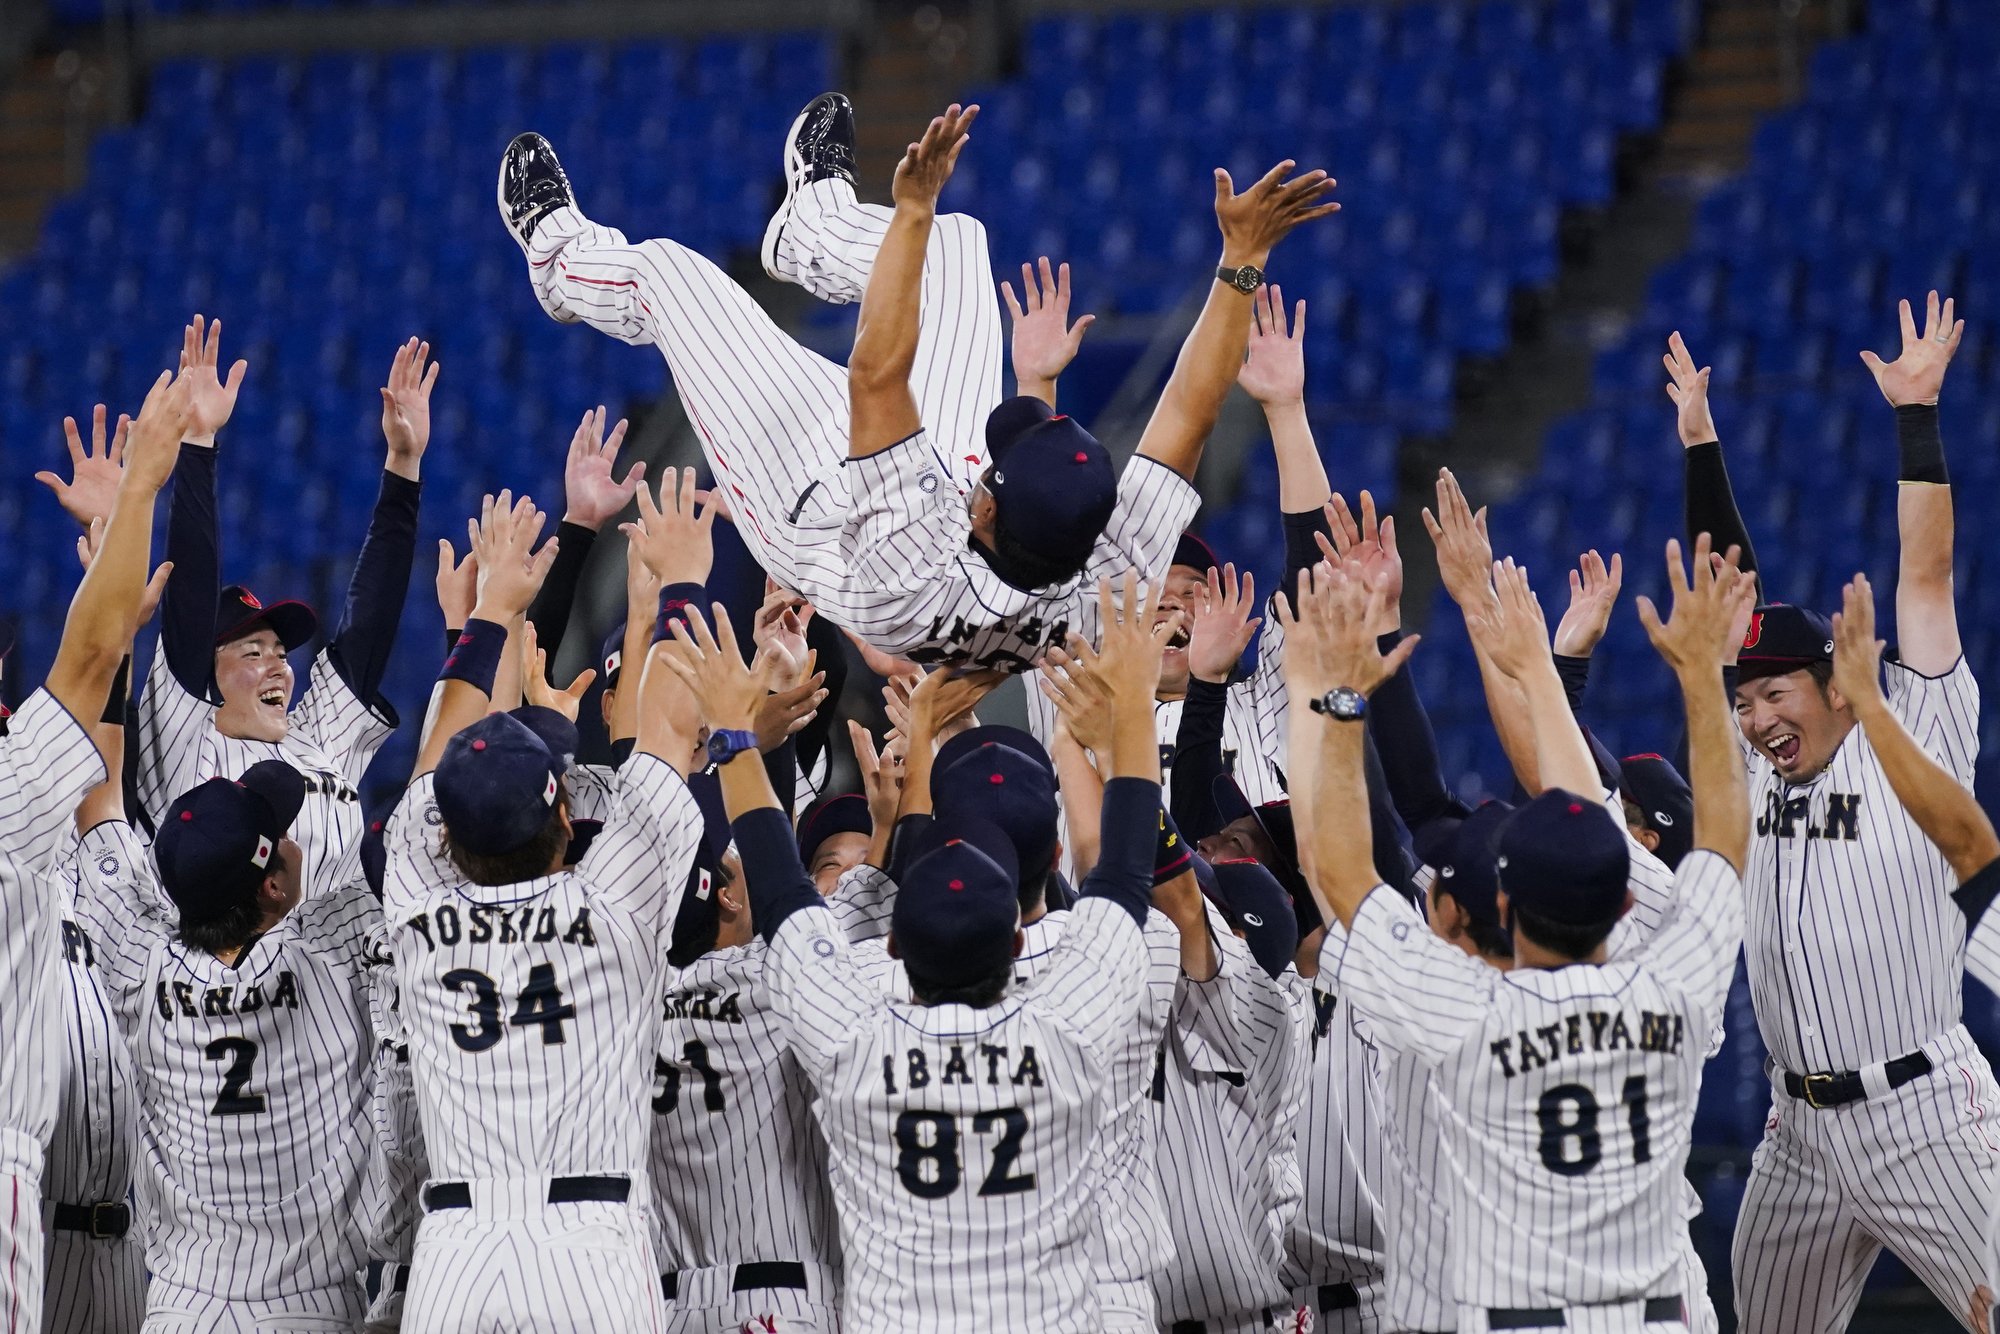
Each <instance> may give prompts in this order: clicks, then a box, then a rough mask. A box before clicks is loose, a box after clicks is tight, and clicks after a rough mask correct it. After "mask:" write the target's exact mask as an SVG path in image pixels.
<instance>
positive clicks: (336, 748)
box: [155, 648, 396, 790]
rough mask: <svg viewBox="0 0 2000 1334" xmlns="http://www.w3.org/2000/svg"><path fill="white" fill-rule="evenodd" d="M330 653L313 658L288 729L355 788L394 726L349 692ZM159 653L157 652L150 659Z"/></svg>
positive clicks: (327, 651) (331, 651)
mask: <svg viewBox="0 0 2000 1334" xmlns="http://www.w3.org/2000/svg"><path fill="white" fill-rule="evenodd" d="M332 654H333V650H332V649H331V648H324V649H321V650H320V652H319V656H318V657H316V658H314V659H313V665H312V678H311V682H310V684H308V685H307V687H306V693H305V697H304V698H303V699H301V700H300V701H299V702H298V706H297V707H296V708H294V709H293V710H292V711H291V728H292V730H293V731H294V732H297V733H299V734H300V736H301V737H302V738H303V739H305V740H307V741H309V742H311V743H312V744H313V745H314V746H317V747H318V748H319V749H320V751H321V752H322V753H324V754H325V755H326V756H327V758H329V759H330V760H332V761H333V764H334V767H335V768H336V769H337V770H338V771H339V773H340V776H341V777H342V778H343V779H344V780H346V782H347V785H348V786H349V787H356V788H358V787H359V786H360V785H361V775H362V774H364V773H365V772H367V769H368V762H369V761H370V760H373V759H374V758H375V752H376V751H378V750H380V749H382V743H383V742H384V741H387V740H388V739H389V735H390V734H391V733H392V732H394V731H395V730H396V720H395V718H394V717H393V716H384V715H383V714H382V713H378V712H377V711H376V710H375V709H373V708H371V707H369V706H368V705H367V704H366V703H365V702H363V701H362V699H361V697H360V696H359V695H356V694H355V693H354V689H353V687H351V686H349V685H348V684H347V682H346V681H345V680H343V679H342V678H341V675H340V672H339V670H338V669H337V668H335V666H334V665H333V657H332ZM164 656H165V655H164V654H160V655H157V657H156V658H155V661H157V660H158V658H160V657H164ZM183 790H185V789H183Z"/></svg>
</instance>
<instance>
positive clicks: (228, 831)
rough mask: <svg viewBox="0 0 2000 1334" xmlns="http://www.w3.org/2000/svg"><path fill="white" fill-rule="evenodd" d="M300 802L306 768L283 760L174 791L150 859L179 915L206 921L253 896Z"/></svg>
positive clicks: (238, 905)
mask: <svg viewBox="0 0 2000 1334" xmlns="http://www.w3.org/2000/svg"><path fill="white" fill-rule="evenodd" d="M305 804H306V780H305V776H304V775H303V774H301V773H300V772H299V771H298V770H297V769H294V768H293V767H292V766H291V765H289V764H287V763H285V762H284V761H283V760H260V761H259V762H258V763H256V764H253V765H251V766H250V767H249V768H248V769H247V770H245V771H244V773H243V777H242V778H241V779H239V780H234V781H232V780H230V779H227V778H211V779H209V780H208V781H207V782H206V783H203V784H202V785H201V786H200V787H197V788H195V789H193V790H192V791H190V792H184V793H182V794H181V795H180V796H179V797H177V798H175V800H174V802H173V804H172V805H170V806H168V807H167V817H166V819H164V820H162V821H161V822H160V831H159V835H158V837H156V838H155V839H154V840H153V861H154V863H155V864H156V865H157V866H158V867H159V871H160V884H161V885H162V886H163V887H164V888H165V889H166V891H167V897H168V898H170V899H172V900H173V901H174V904H175V906H177V907H178V908H179V909H180V910H181V919H182V921H184V922H205V921H211V920H213V919H215V918H217V917H220V916H222V914H224V913H226V912H228V911H230V910H231V909H234V908H238V907H241V906H243V905H245V904H247V903H251V902H254V901H255V899H256V896H257V889H258V886H260V885H262V884H263V883H264V877H265V876H267V875H269V874H270V873H271V864H272V859H273V858H274V857H275V856H276V855H277V851H278V841H279V840H280V839H282V838H284V836H285V834H286V833H287V832H288V831H289V830H290V829H291V827H292V821H293V820H296V819H297V818H298V815H299V809H300V808H301V807H303V806H304V805H305Z"/></svg>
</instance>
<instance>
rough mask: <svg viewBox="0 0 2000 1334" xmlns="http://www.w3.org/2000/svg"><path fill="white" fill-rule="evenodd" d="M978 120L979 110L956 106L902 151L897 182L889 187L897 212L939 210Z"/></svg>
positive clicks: (935, 120) (974, 107)
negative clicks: (945, 190)
mask: <svg viewBox="0 0 2000 1334" xmlns="http://www.w3.org/2000/svg"><path fill="white" fill-rule="evenodd" d="M978 117H979V108H978V107H977V106H969V107H961V106H960V105H959V104H958V103H956V102H953V103H952V104H951V105H950V106H948V107H946V108H945V111H944V114H943V115H942V116H933V117H932V118H931V123H930V124H929V125H928V126H926V127H925V129H924V137H923V138H922V139H919V140H918V141H917V142H916V143H913V144H911V145H910V146H909V147H908V148H906V149H904V150H903V156H902V160H901V161H899V162H897V163H896V179H895V180H894V181H893V182H892V183H891V184H890V186H889V194H890V197H891V198H893V199H894V200H895V201H896V206H897V207H898V208H918V209H923V210H927V211H928V210H933V209H935V208H937V199H938V195H939V194H940V193H942V192H943V190H944V183H945V182H946V181H948V180H950V179H951V173H952V168H954V167H956V166H957V165H958V155H959V154H960V153H961V152H963V151H964V150H965V143H966V140H967V138H968V137H969V135H968V133H967V132H968V131H969V130H970V129H971V128H972V122H973V121H974V120H976V119H978Z"/></svg>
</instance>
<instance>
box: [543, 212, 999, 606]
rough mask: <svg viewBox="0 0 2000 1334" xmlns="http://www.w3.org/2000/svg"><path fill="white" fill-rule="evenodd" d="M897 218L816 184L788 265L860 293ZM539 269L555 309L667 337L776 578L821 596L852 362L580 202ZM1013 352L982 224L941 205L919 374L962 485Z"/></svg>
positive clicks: (829, 287) (939, 438)
mask: <svg viewBox="0 0 2000 1334" xmlns="http://www.w3.org/2000/svg"><path fill="white" fill-rule="evenodd" d="M889 218H890V210H888V209H885V208H880V207H877V206H875V205H872V204H861V203H858V202H856V200H855V197H854V190H853V188H852V187H851V186H849V185H847V183H846V182H844V181H820V182H816V183H815V184H812V185H809V186H806V187H805V188H803V189H802V190H800V191H799V192H798V195H797V197H796V199H795V200H794V202H793V209H792V216H791V219H790V221H789V223H788V224H787V226H786V228H785V234H784V239H783V241H782V243H781V244H780V246H779V247H778V256H777V258H778V264H779V267H780V269H781V270H782V271H783V272H784V273H785V274H786V276H787V277H789V278H791V279H793V280H794V281H796V282H797V283H798V284H799V285H800V286H802V287H804V288H806V290H808V291H810V292H812V293H813V294H814V295H816V296H819V297H821V298H822V299H824V300H827V301H832V302H835V303H845V302H851V301H856V300H859V299H860V297H861V294H862V291H863V290H864V289H865V288H866V286H867V283H868V275H869V273H870V272H872V271H873V268H874V264H875V253H876V251H877V250H879V249H880V248H881V244H882V236H883V234H884V233H885V232H886V231H887V229H888V224H889ZM528 272H529V276H530V278H531V279H532V281H533V284H534V288H535V294H536V297H537V299H538V300H540V302H541V304H542V307H543V309H544V310H546V311H548V312H549V314H550V315H552V316H554V317H555V318H556V319H559V320H564V321H582V322H583V323H586V324H588V325H590V326H591V327H592V328H594V329H597V330H599V331H601V332H603V333H606V334H609V335H610V336H611V337H613V338H617V339H619V340H621V341H623V342H627V343H631V344H634V345H636V346H645V345H649V344H650V345H651V346H653V347H657V348H658V349H659V350H660V352H661V354H662V355H663V356H665V357H666V359H667V367H668V369H669V370H670V371H671V372H672V373H673V378H674V387H675V389H676V390H677V391H678V392H679V394H680V397H681V404H682V406H683V407H685V408H686V409H687V414H688V419H689V420H690V421H692V422H693V423H694V425H695V429H696V431H697V432H698V433H699V434H700V436H701V440H702V452H703V453H704V455H705V456H706V457H707V459H708V464H709V467H710V469H711V470H713V471H714V473H715V475H716V479H717V482H718V484H719V485H721V486H723V487H724V488H725V489H726V490H727V492H728V494H729V500H730V505H731V508H732V510H733V511H734V512H735V515H736V519H737V528H738V529H739V531H741V533H742V534H743V538H744V541H745V542H746V543H748V544H749V546H750V549H751V551H752V553H753V554H755V555H756V557H757V559H758V561H759V563H760V564H762V565H763V566H764V568H765V570H766V571H768V572H769V573H770V574H771V576H772V577H773V578H775V579H777V580H778V582H779V583H781V584H784V585H785V586H787V587H789V588H792V589H795V590H797V591H799V592H801V593H803V594H805V595H806V596H807V597H808V598H812V597H813V596H814V588H813V587H812V585H813V584H814V583H815V582H816V579H815V576H814V574H813V570H812V566H811V563H810V562H802V561H801V560H800V559H799V552H800V551H801V550H802V549H805V550H812V549H814V548H822V549H823V548H824V547H825V546H826V545H827V544H828V539H829V537H830V536H831V535H834V534H837V533H838V531H839V528H840V525H841V523H842V522H843V521H844V520H845V518H846V514H847V481H846V477H845V474H844V471H843V469H842V467H841V461H842V460H843V459H845V458H846V457H847V450H848V436H847V427H848V405H847V372H846V370H845V369H844V368H843V367H841V366H838V365H835V364H834V363H833V362H831V361H829V360H827V359H826V358H825V357H822V356H820V355H819V354H818V353H817V352H813V351H811V350H810V349H808V348H805V347H802V346H800V345H799V344H798V343H797V342H796V341H794V340H793V339H792V337H791V336H790V335H789V334H787V333H785V331H784V330H782V329H780V328H779V327H778V326H777V325H776V324H775V323H774V322H773V321H772V319H771V317H770V316H769V315H767V314H765V313H764V309H763V307H761V306H759V305H758V304H757V303H756V302H755V301H754V300H752V299H751V297H750V294H749V293H747V292H745V291H744V290H743V289H742V288H741V287H738V286H737V285H736V284H735V283H734V282H733V281H731V280H730V278H729V275H727V274H726V273H724V272H723V271H722V270H721V269H719V268H717V267H716V266H715V265H714V264H713V263H711V262H710V261H709V260H708V259H706V258H705V257H703V256H701V255H698V254H696V253H695V252H694V251H692V250H689V249H688V248H687V247H686V246H683V245H681V244H680V243H678V242H676V241H670V240H651V241H641V242H639V243H638V244H636V245H634V244H631V243H629V242H628V241H627V240H626V239H625V236H624V234H623V233H622V232H618V231H615V230H613V229H611V228H609V227H600V226H598V225H597V224H595V223H593V222H591V221H590V220H589V219H587V218H585V217H584V216H583V215H582V214H581V213H579V212H577V211H576V210H575V209H558V210H556V211H555V212H553V213H550V214H549V215H548V216H547V217H545V218H544V219H542V221H541V223H540V225H539V226H538V228H537V229H536V233H535V237H534V240H533V241H532V242H531V243H530V245H529V249H528ZM1002 351H1003V343H1002V336H1001V327H1000V307H999V301H998V299H997V298H996V295H995V293H994V290H993V277H992V272H991V269H990V267H989V261H988V259H987V253H986V228H985V227H984V226H983V225H982V224H981V223H980V222H979V221H978V220H977V219H975V218H971V217H968V216H966V215H965V214H962V213H950V214H944V215H941V216H939V218H938V219H937V221H936V223H935V224H934V225H933V227H932V230H931V240H930V246H929V249H928V251H927V252H926V254H925V258H924V281H923V295H922V310H921V326H920V331H919V333H918V337H917V357H916V363H915V365H914V367H913V368H912V370H911V373H910V386H911V389H912V390H913V391H914V393H915V395H916V399H917V410H918V413H919V417H920V419H921V420H922V422H923V424H924V426H925V428H926V429H927V430H928V431H929V433H930V438H931V442H932V444H933V445H934V446H935V447H936V448H937V450H938V452H939V454H940V455H941V456H942V457H943V458H944V459H945V460H947V461H948V462H949V463H950V465H951V472H952V476H953V478H954V479H955V480H956V481H957V482H958V483H959V486H960V489H961V490H962V491H970V489H971V483H972V482H973V481H974V480H975V479H976V478H978V476H979V475H980V474H981V473H982V472H984V471H985V469H986V463H987V452H986V436H985V426H986V417H987V414H988V413H990V412H991V411H992V410H993V408H994V406H995V405H996V404H997V403H998V402H999V401H1000V358H1001V353H1002ZM809 492H810V493H811V496H812V499H811V501H810V502H809V503H808V502H807V501H806V500H805V497H806V496H807V494H808V493H809Z"/></svg>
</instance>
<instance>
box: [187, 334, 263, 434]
mask: <svg viewBox="0 0 2000 1334" xmlns="http://www.w3.org/2000/svg"><path fill="white" fill-rule="evenodd" d="M221 359H222V321H221V320H216V321H215V322H214V323H213V324H209V325H207V333H206V336H204V334H203V321H202V317H201V316H199V315H196V316H195V317H194V323H192V324H190V325H188V326H187V327H186V328H185V329H183V330H182V331H181V374H182V375H183V376H184V377H186V379H187V381H188V387H189V394H188V420H187V427H186V430H187V436H186V442H187V443H188V444H190V445H199V446H202V447H203V448H212V447H213V446H214V444H215V433H216V432H217V431H220V430H221V429H222V428H223V427H224V426H227V425H228V424H229V417H230V414H231V413H233V412H235V411H236V393H237V391H238V390H240V389H241V388H242V387H243V376H244V374H245V373H246V372H248V371H249V369H250V363H249V362H247V361H239V362H237V363H236V364H235V365H233V366H231V367H230V368H229V378H228V379H226V380H225V379H222V378H221V377H220V376H219V375H218V373H217V372H218V369H219V367H220V364H221Z"/></svg>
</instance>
